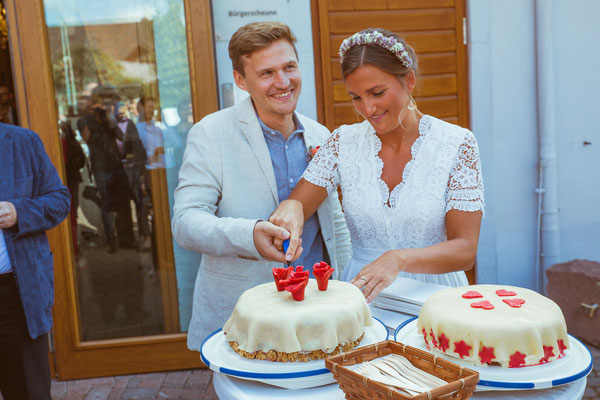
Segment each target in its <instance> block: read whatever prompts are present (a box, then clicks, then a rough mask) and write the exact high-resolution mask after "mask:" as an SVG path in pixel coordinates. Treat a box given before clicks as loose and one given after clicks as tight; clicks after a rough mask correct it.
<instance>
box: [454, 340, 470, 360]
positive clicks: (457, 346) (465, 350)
mask: <svg viewBox="0 0 600 400" xmlns="http://www.w3.org/2000/svg"><path fill="white" fill-rule="evenodd" d="M454 352H455V353H457V354H458V355H459V356H460V358H463V357H466V356H468V355H469V353H470V352H471V346H469V345H468V344H466V343H465V341H464V340H461V341H460V342H454Z"/></svg>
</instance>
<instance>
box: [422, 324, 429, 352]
mask: <svg viewBox="0 0 600 400" xmlns="http://www.w3.org/2000/svg"><path fill="white" fill-rule="evenodd" d="M421 332H423V340H425V347H427V350H429V349H430V347H429V342H428V341H427V331H426V330H425V328H423V330H421Z"/></svg>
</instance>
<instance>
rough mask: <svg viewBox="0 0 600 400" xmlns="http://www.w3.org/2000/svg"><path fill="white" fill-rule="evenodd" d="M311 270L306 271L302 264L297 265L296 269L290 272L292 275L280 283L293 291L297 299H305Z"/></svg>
mask: <svg viewBox="0 0 600 400" xmlns="http://www.w3.org/2000/svg"><path fill="white" fill-rule="evenodd" d="M309 274H310V272H308V271H304V267H302V266H301V265H299V266H297V267H296V270H295V271H293V272H292V273H291V274H290V277H289V278H288V279H286V280H284V281H281V282H280V284H281V285H283V287H284V288H285V290H287V291H288V292H290V293H292V297H293V298H294V300H296V301H302V300H304V289H306V285H308V275H309Z"/></svg>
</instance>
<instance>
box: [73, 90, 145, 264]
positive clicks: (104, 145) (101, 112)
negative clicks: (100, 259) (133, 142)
mask: <svg viewBox="0 0 600 400" xmlns="http://www.w3.org/2000/svg"><path fill="white" fill-rule="evenodd" d="M77 124H78V128H79V131H80V132H81V136H82V138H83V140H84V141H85V142H86V143H87V144H88V146H89V149H90V160H91V162H92V172H93V175H94V180H95V181H96V187H97V189H98V192H99V194H100V202H101V211H102V224H103V226H104V233H105V235H106V242H107V244H108V252H109V253H114V252H116V251H117V250H118V248H119V244H120V245H121V246H123V247H135V240H134V238H133V223H132V220H131V208H130V205H129V196H127V195H123V194H124V193H129V190H128V188H129V184H128V182H127V176H126V175H125V171H124V169H123V165H122V163H121V150H120V149H119V143H121V144H122V142H123V134H122V132H121V131H120V130H119V128H118V127H117V126H116V125H115V123H114V122H113V121H112V120H110V119H109V118H108V114H107V112H106V108H105V105H104V101H103V99H102V98H101V97H100V96H98V95H93V96H92V99H91V105H90V110H89V112H88V113H87V114H86V115H85V116H83V117H82V118H80V119H79V121H77ZM115 222H116V228H117V232H118V240H117V232H115Z"/></svg>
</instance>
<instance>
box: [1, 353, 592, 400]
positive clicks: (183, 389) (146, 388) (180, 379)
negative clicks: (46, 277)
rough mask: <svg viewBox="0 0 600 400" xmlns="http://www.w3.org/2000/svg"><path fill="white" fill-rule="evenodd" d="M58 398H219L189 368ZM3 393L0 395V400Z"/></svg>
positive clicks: (78, 386)
mask: <svg viewBox="0 0 600 400" xmlns="http://www.w3.org/2000/svg"><path fill="white" fill-rule="evenodd" d="M588 347H589V349H590V350H591V352H592V356H593V357H594V366H595V367H596V369H594V370H592V372H591V373H590V375H588V378H587V379H588V381H587V382H588V383H587V387H586V390H585V393H584V396H583V399H584V400H600V348H598V347H592V346H588ZM52 398H53V399H55V400H106V399H119V400H120V399H186V400H192V399H194V400H195V399H203V400H218V397H217V394H216V393H215V390H214V387H213V385H212V371H210V370H202V369H197V370H188V371H174V372H158V373H150V374H140V375H124V376H111V377H106V378H94V379H78V380H72V381H58V380H54V381H53V382H52ZM1 399H2V396H0V400H1Z"/></svg>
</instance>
